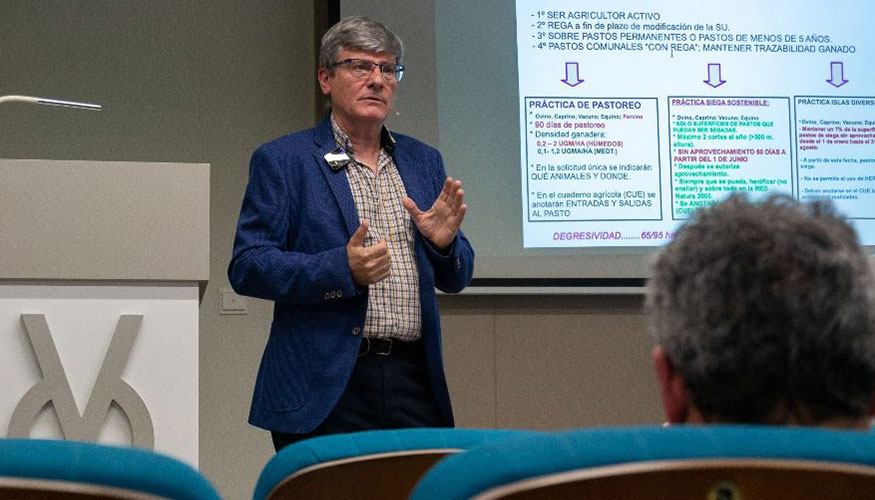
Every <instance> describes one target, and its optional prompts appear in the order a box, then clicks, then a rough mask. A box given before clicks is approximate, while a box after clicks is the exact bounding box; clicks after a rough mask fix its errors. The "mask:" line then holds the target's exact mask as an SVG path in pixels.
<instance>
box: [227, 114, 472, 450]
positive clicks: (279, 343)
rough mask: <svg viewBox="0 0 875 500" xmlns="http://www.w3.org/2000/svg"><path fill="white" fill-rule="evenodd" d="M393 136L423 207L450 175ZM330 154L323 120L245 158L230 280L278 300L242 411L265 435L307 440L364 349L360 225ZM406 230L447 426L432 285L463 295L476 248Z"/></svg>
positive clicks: (461, 239) (437, 160) (430, 151)
mask: <svg viewBox="0 0 875 500" xmlns="http://www.w3.org/2000/svg"><path fill="white" fill-rule="evenodd" d="M393 137H394V138H395V141H396V148H395V152H394V159H395V164H396V165H397V167H398V172H399V173H400V174H401V179H402V181H403V183H404V188H405V190H406V191H407V196H409V197H410V198H412V199H413V200H414V201H415V202H416V204H417V206H418V207H419V208H420V209H421V210H428V209H429V208H430V207H431V205H432V203H434V200H435V199H436V198H437V196H438V194H439V193H440V191H441V189H442V188H443V184H444V180H445V179H446V172H445V171H444V165H443V160H442V159H441V156H440V153H438V151H437V150H436V149H434V148H432V147H430V146H428V145H426V144H424V143H422V142H420V141H417V140H416V139H413V138H410V137H406V136H404V135H400V134H393ZM335 148H336V144H335V141H334V133H333V131H332V129H331V122H330V120H329V119H327V118H326V119H325V120H323V121H322V123H321V124H319V126H317V127H316V128H313V129H310V130H305V131H302V132H298V133H295V134H292V135H287V136H284V137H281V138H279V139H276V140H274V141H272V142H269V143H267V144H264V145H262V146H261V147H259V148H258V149H257V150H255V152H254V153H253V154H252V160H251V163H250V172H249V184H248V186H247V187H246V194H245V196H244V198H243V206H242V208H241V210H240V219H239V221H238V225H237V236H236V239H235V241H234V251H233V256H232V258H231V263H230V265H229V267H228V277H229V279H230V282H231V286H232V287H233V288H234V290H235V291H236V292H237V293H239V294H242V295H249V296H252V297H258V298H262V299H268V300H272V301H274V314H273V323H272V325H271V330H270V337H269V338H268V341H267V345H266V347H265V350H264V355H263V356H262V360H261V366H260V368H259V370H258V377H257V379H256V381H255V390H254V393H253V396H252V407H251V409H250V413H249V422H250V423H251V424H252V425H255V426H258V427H262V428H264V429H268V430H274V431H281V432H288V433H303V432H309V431H311V430H313V429H314V428H316V427H317V426H318V425H319V424H320V423H322V421H323V420H324V419H325V418H326V417H327V416H328V414H329V413H330V412H331V410H332V409H333V408H334V406H335V404H336V403H337V401H338V399H339V398H340V395H341V393H342V392H343V389H344V388H345V387H346V383H347V380H348V379H349V376H350V373H351V372H352V369H353V365H354V364H355V359H356V355H357V353H358V350H359V344H360V343H361V338H362V335H361V330H362V326H363V325H364V322H365V311H366V309H367V304H368V296H367V295H368V294H367V288H364V289H363V288H359V287H358V286H357V285H356V284H355V283H354V282H353V280H352V275H351V274H350V270H349V264H348V261H347V254H346V244H347V242H348V241H349V238H350V237H351V236H352V234H353V233H354V232H355V230H356V229H357V228H358V227H359V218H358V213H357V211H356V208H355V202H354V201H353V197H352V191H351V190H350V187H349V181H348V179H347V176H346V172H345V171H344V169H340V170H336V171H335V170H332V169H331V168H330V167H329V166H328V163H327V161H326V160H325V159H324V156H325V154H326V153H328V152H329V151H332V150H333V149H335ZM399 203H400V200H399ZM414 232H415V246H414V248H415V252H416V261H417V264H418V267H419V284H420V286H419V290H420V297H419V299H420V303H421V304H422V339H423V341H424V343H425V352H426V363H427V366H426V368H427V371H428V374H429V378H430V381H431V386H432V389H433V392H434V395H435V398H436V400H437V406H438V408H439V410H440V413H441V415H440V417H441V419H442V421H443V423H444V424H445V425H447V426H452V425H453V413H452V408H451V406H450V397H449V392H448V390H447V384H446V378H445V376H444V369H443V358H442V354H441V330H440V316H439V313H438V307H437V300H436V298H435V287H437V288H439V289H440V290H442V291H445V292H459V291H461V290H462V289H463V288H465V286H466V285H468V283H469V282H470V281H471V276H472V274H473V270H474V250H473V249H472V248H471V244H470V243H469V242H468V240H467V239H466V238H465V235H464V234H463V233H462V232H461V231H459V233H458V235H457V236H456V240H455V241H454V242H453V243H452V245H451V246H450V249H449V254H448V255H441V254H440V253H438V252H437V250H436V249H435V248H434V247H433V246H432V245H431V243H430V242H428V241H427V240H426V239H425V238H424V237H423V236H422V235H421V234H419V232H418V231H416V229H415V227H414Z"/></svg>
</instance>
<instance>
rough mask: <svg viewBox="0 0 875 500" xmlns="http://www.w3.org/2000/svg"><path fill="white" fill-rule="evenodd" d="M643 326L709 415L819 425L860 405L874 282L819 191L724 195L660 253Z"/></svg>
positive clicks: (874, 356) (867, 393) (863, 409)
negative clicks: (808, 198)
mask: <svg viewBox="0 0 875 500" xmlns="http://www.w3.org/2000/svg"><path fill="white" fill-rule="evenodd" d="M646 308H647V311H648V314H649V321H650V325H649V326H650V330H651V332H652V333H653V335H654V336H655V337H656V340H657V341H658V342H659V344H660V345H662V346H663V348H664V349H665V351H666V353H667V355H668V357H669V359H670V360H671V362H672V364H673V366H674V367H675V369H676V370H678V371H679V373H680V374H681V377H682V378H683V380H684V382H685V384H686V386H687V389H688V391H689V393H690V397H691V399H692V402H693V404H694V405H695V406H696V408H697V409H698V410H699V411H700V412H701V413H702V415H703V416H704V417H705V418H706V419H707V420H709V421H730V422H762V423H789V422H797V423H802V424H809V425H811V424H813V425H816V424H819V423H823V422H825V421H827V420H830V419H835V418H847V417H850V418H861V417H865V416H866V415H868V413H869V410H870V406H871V404H872V401H873V391H875V282H873V275H872V271H871V269H870V263H869V256H868V254H867V253H866V251H865V250H864V249H863V248H862V247H861V246H860V244H859V241H858V239H857V235H856V233H855V231H854V229H853V228H852V227H851V226H850V225H849V224H848V223H847V222H846V221H845V220H844V219H843V218H842V217H840V216H838V215H837V214H836V213H835V211H834V209H833V207H832V204H831V203H829V202H827V201H818V202H815V203H807V204H801V203H798V202H796V201H795V200H794V199H793V198H790V197H788V196H783V195H773V196H771V197H769V198H767V199H766V200H764V201H762V202H760V203H754V202H750V201H748V200H747V198H746V197H745V196H742V195H733V196H731V197H729V199H727V200H726V201H724V202H722V203H717V204H715V205H712V206H711V207H709V208H707V209H704V210H701V211H699V212H697V213H695V214H694V215H693V217H692V219H691V220H690V221H688V223H687V224H686V225H685V226H684V227H682V228H681V229H680V230H679V231H678V232H677V234H676V237H675V238H674V241H672V242H671V243H669V244H668V245H667V246H666V247H665V248H664V249H663V251H662V252H661V254H660V255H659V257H658V259H657V261H656V263H655V267H654V275H653V278H652V279H651V280H650V282H649V284H648V290H647V305H646Z"/></svg>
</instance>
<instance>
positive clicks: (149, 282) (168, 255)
mask: <svg viewBox="0 0 875 500" xmlns="http://www.w3.org/2000/svg"><path fill="white" fill-rule="evenodd" d="M209 178H210V172H209V165H206V164H180V163H135V162H89V161H52V160H0V179H3V182H2V183H0V380H3V381H4V384H3V387H2V389H0V435H6V436H9V437H42V438H55V439H76V440H86V441H99V442H107V443H115V444H123V445H125V444H126V445H134V446H141V447H146V448H153V449H155V450H156V451H160V452H163V453H166V454H169V455H172V456H175V457H177V458H180V459H182V460H184V461H186V462H188V463H190V464H192V465H194V466H197V460H198V323H199V315H198V310H199V305H200V299H201V297H202V296H203V291H204V288H205V287H206V283H207V280H208V279H209V274H210V266H209V206H210V192H209V184H210V179H209Z"/></svg>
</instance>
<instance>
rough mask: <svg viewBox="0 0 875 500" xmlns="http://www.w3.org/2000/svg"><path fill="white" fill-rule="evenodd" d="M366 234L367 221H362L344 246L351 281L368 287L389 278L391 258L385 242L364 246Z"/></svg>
mask: <svg viewBox="0 0 875 500" xmlns="http://www.w3.org/2000/svg"><path fill="white" fill-rule="evenodd" d="M367 234H368V221H366V220H363V221H362V223H361V225H360V226H359V228H358V229H356V231H355V234H353V235H352V237H351V238H350V239H349V243H347V244H346V256H347V259H349V270H350V272H351V273H352V280H353V281H355V284H356V285H358V286H368V285H371V284H373V283H379V282H380V281H383V280H384V279H386V278H388V277H389V271H390V270H391V268H392V257H391V256H390V255H389V247H388V246H387V245H386V242H385V241H380V242H379V243H377V244H376V245H371V246H369V247H366V246H365V235H367Z"/></svg>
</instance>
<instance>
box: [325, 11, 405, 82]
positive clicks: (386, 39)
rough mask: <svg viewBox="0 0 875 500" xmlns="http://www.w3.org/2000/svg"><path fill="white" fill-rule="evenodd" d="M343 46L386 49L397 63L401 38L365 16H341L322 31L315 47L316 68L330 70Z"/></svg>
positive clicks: (401, 51)
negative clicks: (320, 38) (316, 49)
mask: <svg viewBox="0 0 875 500" xmlns="http://www.w3.org/2000/svg"><path fill="white" fill-rule="evenodd" d="M343 49H347V50H361V51H365V52H386V53H388V54H391V55H393V56H395V64H401V63H402V60H403V58H404V46H403V45H402V43H401V39H400V38H398V37H397V36H396V35H395V33H392V32H391V31H390V30H389V28H387V27H386V26H385V25H383V24H382V23H379V22H377V21H374V20H372V19H368V18H367V17H358V16H355V17H347V18H344V19H342V20H341V21H340V22H338V23H337V24H335V25H334V26H332V27H331V28H330V29H329V30H328V31H327V32H326V33H325V35H324V36H323V37H322V44H321V45H320V46H319V67H320V68H325V69H330V67H331V63H333V62H334V61H335V58H336V57H337V54H338V53H339V52H340V51H341V50H343Z"/></svg>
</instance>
